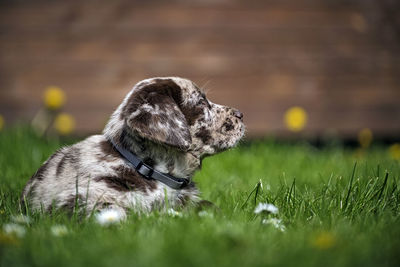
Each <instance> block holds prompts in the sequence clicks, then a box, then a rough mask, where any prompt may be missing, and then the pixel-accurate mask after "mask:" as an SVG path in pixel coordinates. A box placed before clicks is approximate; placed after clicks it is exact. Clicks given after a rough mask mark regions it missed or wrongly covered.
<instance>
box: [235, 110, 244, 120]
mask: <svg viewBox="0 0 400 267" xmlns="http://www.w3.org/2000/svg"><path fill="white" fill-rule="evenodd" d="M233 115H234V116H235V117H236V118H238V119H240V120H243V113H242V112H240V111H239V110H237V109H236V110H234V111H233Z"/></svg>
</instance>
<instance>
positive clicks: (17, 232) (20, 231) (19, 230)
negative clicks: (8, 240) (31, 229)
mask: <svg viewBox="0 0 400 267" xmlns="http://www.w3.org/2000/svg"><path fill="white" fill-rule="evenodd" d="M3 232H4V233H5V234H7V235H13V236H16V237H19V238H21V237H23V236H24V235H25V233H26V230H25V227H23V226H22V225H19V224H16V223H7V224H4V225H3Z"/></svg>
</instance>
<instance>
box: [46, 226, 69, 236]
mask: <svg viewBox="0 0 400 267" xmlns="http://www.w3.org/2000/svg"><path fill="white" fill-rule="evenodd" d="M50 232H51V233H52V234H53V235H54V236H64V235H66V234H68V229H67V227H66V226H65V225H61V224H56V225H53V226H52V227H51V228H50Z"/></svg>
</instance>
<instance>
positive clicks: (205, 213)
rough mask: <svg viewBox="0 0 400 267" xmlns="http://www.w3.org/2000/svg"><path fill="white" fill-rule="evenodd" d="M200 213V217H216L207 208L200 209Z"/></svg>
mask: <svg viewBox="0 0 400 267" xmlns="http://www.w3.org/2000/svg"><path fill="white" fill-rule="evenodd" d="M198 215H199V216H200V217H209V218H213V217H214V215H213V214H212V213H209V212H207V211H205V210H202V211H199V213H198Z"/></svg>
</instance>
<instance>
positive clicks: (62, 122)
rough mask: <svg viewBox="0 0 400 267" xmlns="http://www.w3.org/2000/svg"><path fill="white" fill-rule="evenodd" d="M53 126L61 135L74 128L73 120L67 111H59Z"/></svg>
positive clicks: (68, 132)
mask: <svg viewBox="0 0 400 267" xmlns="http://www.w3.org/2000/svg"><path fill="white" fill-rule="evenodd" d="M54 128H56V130H57V131H58V132H59V133H60V134H62V135H67V134H70V133H71V132H73V131H74V129H75V120H74V118H73V117H72V116H71V115H69V114H68V113H60V114H58V115H57V117H56V119H55V121H54Z"/></svg>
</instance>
